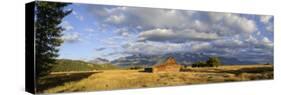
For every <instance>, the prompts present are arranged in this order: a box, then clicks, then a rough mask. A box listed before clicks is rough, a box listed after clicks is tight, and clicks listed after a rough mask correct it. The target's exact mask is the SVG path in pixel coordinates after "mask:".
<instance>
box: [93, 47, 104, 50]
mask: <svg viewBox="0 0 281 95" xmlns="http://www.w3.org/2000/svg"><path fill="white" fill-rule="evenodd" d="M105 49H106V48H104V47H102V48H97V49H95V50H96V51H103V50H105Z"/></svg>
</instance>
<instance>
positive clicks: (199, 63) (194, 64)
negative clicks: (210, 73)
mask: <svg viewBox="0 0 281 95" xmlns="http://www.w3.org/2000/svg"><path fill="white" fill-rule="evenodd" d="M191 67H206V62H203V61H199V62H195V63H193V64H192V65H191Z"/></svg>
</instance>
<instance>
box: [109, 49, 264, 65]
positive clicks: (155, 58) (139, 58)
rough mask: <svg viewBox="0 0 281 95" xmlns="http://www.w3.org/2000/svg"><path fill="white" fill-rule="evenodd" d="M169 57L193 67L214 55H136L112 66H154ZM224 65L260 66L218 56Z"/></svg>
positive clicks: (123, 58)
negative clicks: (194, 64) (195, 63)
mask: <svg viewBox="0 0 281 95" xmlns="http://www.w3.org/2000/svg"><path fill="white" fill-rule="evenodd" d="M168 56H173V57H174V58H175V59H176V60H177V63H179V64H182V65H191V64H192V63H194V62H198V61H206V60H207V59H208V58H209V57H211V56H212V55H207V54H203V53H188V52H185V53H167V54H164V55H143V54H136V55H131V56H127V57H121V58H118V59H116V60H113V61H111V63H112V64H115V65H118V66H153V65H155V64H158V63H161V62H163V60H164V59H166V58H167V57H168ZM217 57H219V59H220V61H221V63H222V64H225V65H234V64H236V65H242V64H259V62H255V61H250V60H239V59H238V58H233V57H225V56H217Z"/></svg>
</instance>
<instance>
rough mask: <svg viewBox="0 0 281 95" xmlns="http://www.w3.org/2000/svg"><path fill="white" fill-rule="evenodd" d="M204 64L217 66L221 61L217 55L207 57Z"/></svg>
mask: <svg viewBox="0 0 281 95" xmlns="http://www.w3.org/2000/svg"><path fill="white" fill-rule="evenodd" d="M206 65H207V66H208V67H218V66H220V65H221V63H220V60H219V58H218V57H209V59H208V60H207V61H206Z"/></svg>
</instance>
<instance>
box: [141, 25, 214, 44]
mask: <svg viewBox="0 0 281 95" xmlns="http://www.w3.org/2000/svg"><path fill="white" fill-rule="evenodd" d="M215 39H218V35H217V34H215V33H204V32H196V31H195V30H188V29H186V30H183V31H173V30H171V29H159V28H157V29H153V30H147V31H144V32H141V33H140V34H139V40H140V41H146V40H149V41H159V42H166V41H168V42H177V43H178V42H180V43H183V42H186V41H189V40H197V41H204V40H215Z"/></svg>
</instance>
